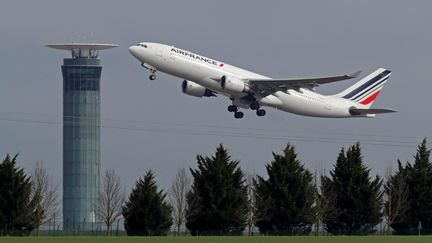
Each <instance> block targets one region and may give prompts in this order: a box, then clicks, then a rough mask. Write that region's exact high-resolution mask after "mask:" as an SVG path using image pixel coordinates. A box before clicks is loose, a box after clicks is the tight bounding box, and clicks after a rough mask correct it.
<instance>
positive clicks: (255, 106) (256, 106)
mask: <svg viewBox="0 0 432 243" xmlns="http://www.w3.org/2000/svg"><path fill="white" fill-rule="evenodd" d="M249 107H250V108H251V109H252V110H258V109H259V104H258V102H253V103H251V104H250V105H249Z"/></svg>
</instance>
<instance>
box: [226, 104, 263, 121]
mask: <svg viewBox="0 0 432 243" xmlns="http://www.w3.org/2000/svg"><path fill="white" fill-rule="evenodd" d="M250 108H251V109H252V110H256V114H257V116H265V114H266V111H265V110H263V109H260V106H259V105H258V103H252V104H251V105H250ZM228 111H229V112H233V113H234V118H236V119H240V118H243V116H244V113H243V112H241V111H239V108H238V106H235V105H230V106H228Z"/></svg>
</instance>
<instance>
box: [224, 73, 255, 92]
mask: <svg viewBox="0 0 432 243" xmlns="http://www.w3.org/2000/svg"><path fill="white" fill-rule="evenodd" d="M220 84H221V87H222V89H224V90H226V91H228V92H234V93H245V92H248V91H249V86H247V85H246V83H245V82H244V81H243V80H241V79H239V78H236V77H231V76H226V75H224V76H222V77H221V83H220Z"/></svg>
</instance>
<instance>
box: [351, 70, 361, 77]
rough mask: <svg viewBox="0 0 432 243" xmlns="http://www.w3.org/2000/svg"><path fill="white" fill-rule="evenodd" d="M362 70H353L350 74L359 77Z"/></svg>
mask: <svg viewBox="0 0 432 243" xmlns="http://www.w3.org/2000/svg"><path fill="white" fill-rule="evenodd" d="M361 72H362V71H361V70H358V71H357V72H353V73H351V74H350V75H348V76H350V77H351V78H357V77H358V76H359V75H360V73H361Z"/></svg>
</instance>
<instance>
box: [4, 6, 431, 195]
mask: <svg viewBox="0 0 432 243" xmlns="http://www.w3.org/2000/svg"><path fill="white" fill-rule="evenodd" d="M431 9H432V2H431V1H394V0H391V1H390V0H389V1H345V0H340V1H304V0H302V1H223V0H218V1H78V0H74V1H69V2H68V1H58V0H57V1H54V0H53V1H17V0H13V1H2V2H1V5H0V31H1V32H0V33H1V34H0V41H1V42H0V44H1V47H0V70H1V76H0V131H1V133H0V156H2V157H3V156H4V155H5V154H6V153H11V154H14V153H20V157H19V163H20V164H19V165H20V166H22V167H24V168H25V169H26V170H31V169H32V168H33V167H34V165H35V161H37V160H41V161H43V162H44V164H45V165H46V166H47V167H49V172H50V173H51V174H52V175H54V177H55V179H56V181H57V182H61V174H62V165H61V164H62V151H61V147H62V145H61V142H62V140H61V139H62V132H61V131H62V128H61V120H62V118H61V116H62V115H61V114H62V111H61V109H62V103H61V102H62V96H61V95H62V81H61V80H62V77H61V71H60V65H61V63H62V58H64V57H66V56H68V53H66V52H61V51H55V50H51V49H48V48H46V47H44V45H45V44H48V43H54V42H69V41H74V42H79V41H81V42H111V43H116V44H119V45H120V47H118V48H115V49H112V50H107V51H104V52H102V53H101V58H102V63H103V65H104V67H103V72H102V89H101V96H102V98H101V99H102V124H103V127H102V131H101V133H102V134H101V143H102V161H101V163H102V171H104V170H105V169H107V168H113V169H115V170H116V171H117V172H118V173H119V174H120V176H121V178H122V180H123V182H124V183H125V185H126V188H127V189H128V190H129V189H130V188H131V186H132V185H133V183H134V182H135V181H136V180H137V179H138V178H139V177H140V176H141V175H143V173H144V171H145V170H147V169H153V170H154V171H155V172H156V176H157V179H158V181H159V182H160V184H161V185H162V186H164V187H165V188H166V187H167V186H168V185H169V183H170V180H171V179H172V178H173V175H174V173H175V171H176V170H177V169H178V168H180V167H186V166H187V167H189V166H192V167H194V166H195V156H196V154H197V153H203V154H210V153H213V152H214V151H215V148H216V146H217V145H218V144H219V143H223V144H225V145H226V146H227V147H228V148H229V150H230V152H231V154H232V156H233V158H235V159H240V160H241V166H242V168H243V169H244V170H245V171H246V172H248V173H259V174H264V172H265V167H264V165H265V163H267V162H269V161H270V160H271V158H272V156H271V152H272V151H275V152H280V151H281V149H282V148H283V147H284V146H285V144H286V143H287V142H293V143H294V144H295V145H296V148H297V150H298V153H299V156H300V158H301V159H302V161H303V162H304V163H305V164H306V165H307V167H308V168H310V169H312V170H313V169H315V168H319V167H322V168H325V169H327V170H329V169H331V168H332V164H333V163H334V161H335V159H336V156H337V154H338V152H339V150H340V148H341V146H349V145H351V144H353V143H354V141H360V142H361V143H362V144H363V146H362V147H363V151H364V154H365V161H366V163H367V164H368V165H369V166H370V167H371V169H372V171H373V172H374V173H380V174H383V173H384V171H385V170H386V168H388V167H390V166H393V167H394V166H395V163H396V160H397V159H398V158H400V159H401V160H404V161H405V160H407V159H409V160H411V158H412V155H413V154H414V153H415V148H416V144H417V143H418V142H419V141H420V140H421V139H422V138H423V137H425V136H429V137H430V136H431V134H432V132H431V124H432V116H431V115H430V114H429V110H430V108H429V103H430V102H429V101H427V97H430V91H431V88H432V84H431V81H430V74H429V71H430V68H431V57H432V49H431V48H430V45H431V43H432V32H431V31H430V23H431V22H432V12H431V11H430V10H431ZM140 41H155V42H162V43H166V44H173V45H176V46H178V47H180V48H183V49H187V50H191V51H193V52H196V53H200V54H202V55H205V56H209V57H212V58H215V59H217V60H221V61H224V62H227V63H230V64H233V65H238V66H240V67H243V68H246V69H249V70H252V71H256V72H259V73H262V74H264V75H268V76H271V77H275V78H281V77H283V78H289V77H302V76H321V75H333V74H346V73H351V72H354V71H356V70H358V69H361V70H363V71H364V73H362V75H366V74H368V73H369V72H372V71H373V70H374V69H375V68H378V67H385V68H388V69H390V70H392V71H393V75H392V77H391V79H390V82H388V83H387V85H386V87H385V88H384V91H383V93H382V95H381V96H380V97H379V99H378V100H377V102H375V104H374V106H375V107H383V108H394V109H397V110H399V111H400V112H399V113H396V114H389V115H382V116H380V117H378V118H375V119H318V118H308V117H301V116H296V115H292V114H289V113H282V112H277V111H274V110H272V109H270V108H269V109H267V111H268V114H267V116H265V117H263V118H257V117H256V115H255V114H254V113H253V112H251V111H249V112H247V111H246V112H245V118H244V119H242V120H235V119H234V118H233V117H232V114H230V113H228V112H227V111H226V106H227V105H229V103H230V102H229V100H228V99H226V98H216V99H211V98H207V99H198V98H194V97H188V96H186V95H184V94H182V93H181V89H180V85H181V80H180V79H178V78H174V77H171V76H168V75H165V74H160V73H159V74H158V79H157V80H156V81H153V82H151V81H149V80H148V79H147V76H148V72H147V71H146V70H144V69H143V68H141V67H140V66H139V64H138V62H137V61H136V60H135V59H134V58H133V57H132V56H131V55H130V54H129V52H128V49H127V48H128V47H129V46H130V45H132V44H134V43H137V42H140ZM352 82H353V81H346V82H345V83H339V84H330V85H326V86H321V87H319V88H318V91H321V92H323V93H326V94H330V93H336V92H338V91H340V90H341V89H343V88H345V87H347V86H349V85H350V84H352ZM8 120H9V121H8ZM247 128H249V129H247ZM373 143H381V144H385V145H386V146H374V145H373ZM396 145H397V146H396ZM399 145H402V146H399Z"/></svg>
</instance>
